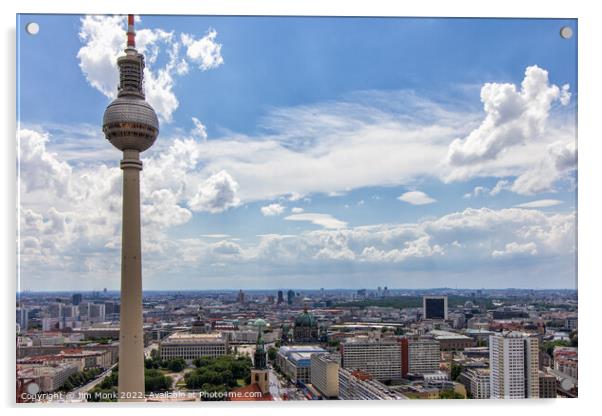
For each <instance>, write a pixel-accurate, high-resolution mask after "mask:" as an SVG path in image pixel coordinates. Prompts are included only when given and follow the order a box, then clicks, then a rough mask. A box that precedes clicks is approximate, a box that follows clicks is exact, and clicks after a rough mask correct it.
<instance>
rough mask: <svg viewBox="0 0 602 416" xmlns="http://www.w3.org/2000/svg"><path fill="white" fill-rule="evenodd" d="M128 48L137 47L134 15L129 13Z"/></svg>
mask: <svg viewBox="0 0 602 416" xmlns="http://www.w3.org/2000/svg"><path fill="white" fill-rule="evenodd" d="M127 35H128V48H136V31H135V30H134V15H133V14H128V33H127Z"/></svg>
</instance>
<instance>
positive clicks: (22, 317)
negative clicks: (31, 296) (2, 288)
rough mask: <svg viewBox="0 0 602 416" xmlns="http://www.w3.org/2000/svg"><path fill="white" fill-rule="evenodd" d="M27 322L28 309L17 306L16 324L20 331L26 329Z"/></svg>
mask: <svg viewBox="0 0 602 416" xmlns="http://www.w3.org/2000/svg"><path fill="white" fill-rule="evenodd" d="M28 322H29V311H28V310H27V309H26V308H23V307H19V308H17V324H19V328H20V330H21V331H27V328H28Z"/></svg>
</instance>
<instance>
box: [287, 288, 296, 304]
mask: <svg viewBox="0 0 602 416" xmlns="http://www.w3.org/2000/svg"><path fill="white" fill-rule="evenodd" d="M286 300H287V303H288V304H289V305H292V304H293V302H294V301H295V292H294V291H293V290H289V291H288V292H287V293H286Z"/></svg>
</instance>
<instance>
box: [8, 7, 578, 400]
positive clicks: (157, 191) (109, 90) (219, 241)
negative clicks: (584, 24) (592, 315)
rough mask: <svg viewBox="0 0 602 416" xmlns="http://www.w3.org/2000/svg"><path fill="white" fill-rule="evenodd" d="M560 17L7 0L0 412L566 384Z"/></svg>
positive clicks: (569, 299)
mask: <svg viewBox="0 0 602 416" xmlns="http://www.w3.org/2000/svg"><path fill="white" fill-rule="evenodd" d="M577 29H578V28H577V20H576V19H494V18H487V19H485V18H482V19H481V18H466V19H464V18H407V17H301V16H188V15H186V16H184V15H181V16H173V15H169V16H167V15H165V16H163V15H142V16H140V15H87V16H84V15H59V14H40V15H35V14H21V15H17V117H18V120H17V122H18V131H17V147H18V152H17V155H18V158H17V163H16V167H17V173H18V184H17V188H18V195H17V197H18V235H17V238H18V246H17V247H18V253H17V258H18V270H17V282H18V283H17V288H18V290H17V293H16V325H17V331H16V337H17V357H16V385H17V398H16V401H17V402H42V403H57V402H69V403H82V402H99V401H100V402H115V401H119V402H124V401H138V402H148V403H149V404H148V405H152V404H150V403H152V402H165V401H168V402H181V401H194V402H203V401H213V400H223V401H258V400H261V401H292V400H294V401H302V400H337V399H339V400H404V399H514V398H532V399H539V398H573V397H577V395H578V374H577V363H578V358H577V357H578V343H577V339H578V333H577V322H578V319H577V261H576V260H577V239H576V233H577V199H576V195H577V123H576V115H577V97H578V83H577ZM199 405H202V403H199Z"/></svg>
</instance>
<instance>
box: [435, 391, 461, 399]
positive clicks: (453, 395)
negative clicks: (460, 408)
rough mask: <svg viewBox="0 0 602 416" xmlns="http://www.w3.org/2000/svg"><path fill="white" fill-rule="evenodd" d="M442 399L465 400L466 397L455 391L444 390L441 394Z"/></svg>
mask: <svg viewBox="0 0 602 416" xmlns="http://www.w3.org/2000/svg"><path fill="white" fill-rule="evenodd" d="M439 398H440V399H464V398H465V397H464V396H463V395H461V394H460V393H457V392H455V391H453V390H443V391H442V392H441V393H439Z"/></svg>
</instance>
